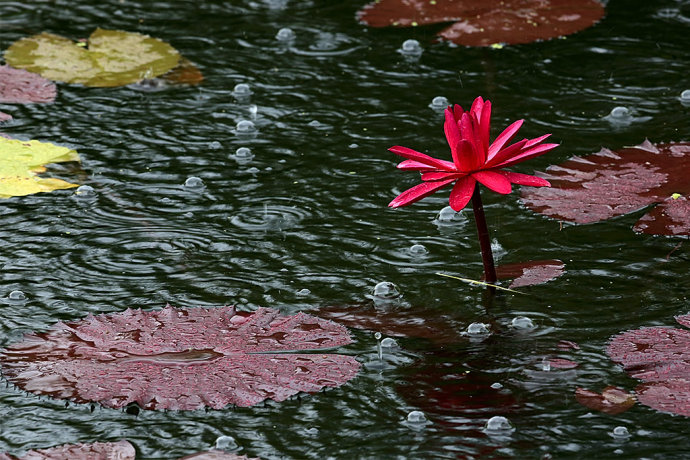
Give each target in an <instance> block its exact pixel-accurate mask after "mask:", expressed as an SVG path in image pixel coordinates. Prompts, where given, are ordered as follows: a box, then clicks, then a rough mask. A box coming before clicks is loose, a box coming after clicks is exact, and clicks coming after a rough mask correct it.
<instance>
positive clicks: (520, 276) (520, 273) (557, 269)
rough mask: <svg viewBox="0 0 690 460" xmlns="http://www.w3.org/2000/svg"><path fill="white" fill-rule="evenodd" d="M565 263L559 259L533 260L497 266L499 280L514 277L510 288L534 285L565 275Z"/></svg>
mask: <svg viewBox="0 0 690 460" xmlns="http://www.w3.org/2000/svg"><path fill="white" fill-rule="evenodd" d="M564 268H565V264H564V263H563V262H561V261H560V260H557V259H552V260H531V261H529V262H520V263H515V264H506V265H500V266H498V267H496V276H497V277H498V279H499V280H505V279H513V281H512V283H510V286H509V288H510V289H513V288H518V287H524V286H534V285H537V284H543V283H546V282H548V281H551V280H554V279H556V278H558V277H560V276H562V275H563V273H564V270H563V269H564Z"/></svg>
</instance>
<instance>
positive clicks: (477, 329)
mask: <svg viewBox="0 0 690 460" xmlns="http://www.w3.org/2000/svg"><path fill="white" fill-rule="evenodd" d="M465 332H466V333H467V335H469V336H475V337H477V336H484V335H488V334H490V333H491V331H489V326H488V325H487V324H484V323H472V324H470V325H469V326H467V329H466V330H465Z"/></svg>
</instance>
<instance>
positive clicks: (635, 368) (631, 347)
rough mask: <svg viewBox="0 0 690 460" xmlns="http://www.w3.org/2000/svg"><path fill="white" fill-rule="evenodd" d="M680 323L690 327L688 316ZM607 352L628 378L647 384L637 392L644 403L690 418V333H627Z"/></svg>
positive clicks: (654, 329)
mask: <svg viewBox="0 0 690 460" xmlns="http://www.w3.org/2000/svg"><path fill="white" fill-rule="evenodd" d="M676 320H677V321H678V322H679V323H680V324H682V325H683V326H688V324H690V317H689V316H688V315H684V316H679V317H677V318H676ZM606 351H607V353H608V355H609V356H610V357H611V359H612V360H613V361H615V362H617V363H619V364H621V365H622V366H623V368H624V369H625V371H626V372H628V374H630V375H631V376H632V377H635V378H637V379H640V380H642V381H644V382H646V383H644V384H642V385H639V386H638V387H637V389H636V391H637V394H638V398H637V399H638V400H639V401H640V403H642V404H644V405H646V406H649V407H652V408H654V409H657V410H661V411H664V412H670V413H673V414H679V415H685V416H690V331H687V330H685V329H678V328H672V327H645V328H641V329H635V330H631V331H626V332H623V333H622V334H619V335H617V336H615V337H613V338H612V339H611V341H610V342H609V346H608V347H607V349H606Z"/></svg>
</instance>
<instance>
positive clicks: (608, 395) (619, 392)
mask: <svg viewBox="0 0 690 460" xmlns="http://www.w3.org/2000/svg"><path fill="white" fill-rule="evenodd" d="M575 399H576V400H577V402H579V403H580V404H582V405H583V406H585V407H587V408H589V409H592V410H596V411H599V412H604V413H605V414H609V415H616V414H620V413H622V412H625V411H626V410H628V409H630V408H631V407H632V406H634V405H635V396H633V395H632V394H630V393H628V392H627V391H625V390H623V389H621V388H618V387H613V386H610V387H606V388H604V390H603V391H602V392H601V393H597V392H595V391H592V390H587V389H585V388H578V389H577V390H575Z"/></svg>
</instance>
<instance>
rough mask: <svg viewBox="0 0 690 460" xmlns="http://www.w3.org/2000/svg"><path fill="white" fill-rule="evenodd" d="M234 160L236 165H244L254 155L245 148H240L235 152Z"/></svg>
mask: <svg viewBox="0 0 690 460" xmlns="http://www.w3.org/2000/svg"><path fill="white" fill-rule="evenodd" d="M234 158H235V161H236V162H237V163H238V164H241V165H245V164H247V163H249V162H250V161H252V159H253V158H254V154H253V153H252V151H251V149H249V148H247V147H240V148H238V149H237V150H235V155H234Z"/></svg>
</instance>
